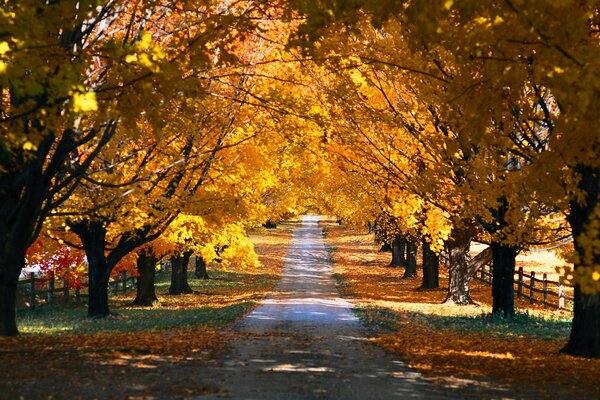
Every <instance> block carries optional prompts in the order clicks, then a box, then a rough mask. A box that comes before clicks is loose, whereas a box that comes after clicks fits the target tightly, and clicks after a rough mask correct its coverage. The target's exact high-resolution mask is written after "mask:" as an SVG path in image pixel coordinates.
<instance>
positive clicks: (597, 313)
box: [561, 165, 600, 358]
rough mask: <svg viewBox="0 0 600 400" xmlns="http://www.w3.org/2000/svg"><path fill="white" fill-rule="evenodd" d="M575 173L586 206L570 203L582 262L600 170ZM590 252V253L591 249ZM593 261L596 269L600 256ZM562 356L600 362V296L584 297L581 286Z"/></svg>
mask: <svg viewBox="0 0 600 400" xmlns="http://www.w3.org/2000/svg"><path fill="white" fill-rule="evenodd" d="M576 171H577V172H578V173H579V174H580V176H581V180H580V181H579V184H578V188H579V189H580V190H581V191H582V192H583V193H584V194H585V203H583V204H579V203H578V202H577V201H575V200H573V201H571V204H570V207H571V210H570V213H569V217H568V221H569V224H570V225H571V229H572V231H573V240H574V245H575V250H576V251H577V253H578V255H579V260H583V259H584V254H585V250H586V249H585V244H584V243H581V240H580V239H581V234H582V233H583V232H584V231H585V227H586V225H587V224H588V223H589V222H591V221H590V220H591V219H592V218H594V217H593V214H592V213H593V212H594V209H595V208H596V207H598V206H599V204H598V202H599V199H598V196H599V195H600V168H591V167H587V166H584V165H578V166H577V167H576ZM590 217H591V218H590ZM594 240H598V238H594ZM588 246H589V245H588ZM587 250H588V251H589V249H587ZM593 261H594V262H595V264H597V265H598V264H600V256H598V255H596V256H595V258H594V260H593ZM581 268H585V266H584V265H583V264H581V261H579V262H577V263H575V274H577V271H578V270H579V269H581ZM561 352H563V353H566V354H570V355H573V356H580V357H589V358H600V294H599V293H596V294H584V293H582V292H581V288H580V287H579V285H575V300H574V309H573V323H572V325H571V335H570V337H569V342H568V343H567V344H566V346H565V347H564V348H563V349H562V350H561Z"/></svg>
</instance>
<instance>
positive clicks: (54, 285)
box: [17, 271, 137, 309]
mask: <svg viewBox="0 0 600 400" xmlns="http://www.w3.org/2000/svg"><path fill="white" fill-rule="evenodd" d="M136 283H137V280H136V278H135V277H134V276H127V272H125V271H123V272H121V275H120V276H118V277H116V278H111V280H110V281H109V283H108V290H109V293H110V294H117V293H128V292H130V291H131V290H132V289H133V288H135V287H136ZM19 293H20V294H21V296H22V297H25V298H23V299H22V301H21V302H19V301H17V308H18V309H22V308H26V309H34V308H36V307H37V306H41V305H46V304H52V303H56V302H63V303H68V302H69V301H71V300H73V301H75V302H76V303H80V302H81V301H82V298H83V297H87V296H88V295H87V293H82V292H81V290H80V289H79V288H70V287H69V285H68V283H67V281H66V280H65V279H56V278H55V276H54V273H53V272H50V273H49V274H48V275H46V276H45V277H40V276H36V274H35V273H33V272H32V273H30V274H29V277H28V278H26V279H21V280H19Z"/></svg>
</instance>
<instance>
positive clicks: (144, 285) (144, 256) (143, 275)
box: [132, 248, 158, 307]
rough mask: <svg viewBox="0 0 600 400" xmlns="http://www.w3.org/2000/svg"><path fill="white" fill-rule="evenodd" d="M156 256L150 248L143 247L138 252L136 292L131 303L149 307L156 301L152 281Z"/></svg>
mask: <svg viewBox="0 0 600 400" xmlns="http://www.w3.org/2000/svg"><path fill="white" fill-rule="evenodd" d="M157 262H158V258H157V257H156V256H155V255H154V253H153V252H152V249H149V248H147V249H144V250H142V251H140V252H139V253H138V259H137V271H138V279H137V292H136V295H135V299H134V300H133V303H132V304H133V305H136V306H145V307H149V306H152V305H154V304H156V303H157V302H158V297H156V290H155V288H154V281H155V279H156V263H157Z"/></svg>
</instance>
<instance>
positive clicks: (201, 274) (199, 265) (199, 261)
mask: <svg viewBox="0 0 600 400" xmlns="http://www.w3.org/2000/svg"><path fill="white" fill-rule="evenodd" d="M194 275H195V276H196V278H198V279H210V276H208V272H207V271H206V261H204V258H203V257H202V256H200V255H198V256H196V271H195V273H194Z"/></svg>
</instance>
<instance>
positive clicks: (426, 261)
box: [421, 239, 440, 289]
mask: <svg viewBox="0 0 600 400" xmlns="http://www.w3.org/2000/svg"><path fill="white" fill-rule="evenodd" d="M438 287H440V256H439V255H437V254H435V252H434V251H432V250H431V246H430V245H429V243H428V242H427V240H425V239H423V282H422V283H421V289H437V288H438Z"/></svg>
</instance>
